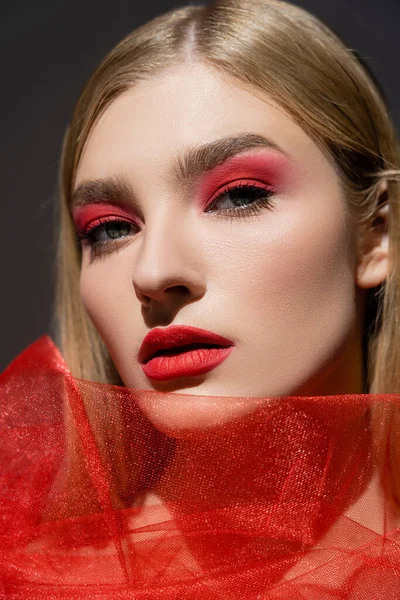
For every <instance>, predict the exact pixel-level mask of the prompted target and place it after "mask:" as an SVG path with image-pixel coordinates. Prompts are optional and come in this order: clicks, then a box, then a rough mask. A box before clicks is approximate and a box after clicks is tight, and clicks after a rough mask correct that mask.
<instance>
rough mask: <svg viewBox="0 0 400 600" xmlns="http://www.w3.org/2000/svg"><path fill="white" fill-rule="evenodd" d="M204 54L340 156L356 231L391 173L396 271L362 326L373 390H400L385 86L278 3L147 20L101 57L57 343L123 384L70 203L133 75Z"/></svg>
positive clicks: (397, 156) (74, 124) (391, 152)
mask: <svg viewBox="0 0 400 600" xmlns="http://www.w3.org/2000/svg"><path fill="white" fill-rule="evenodd" d="M183 61H201V62H203V63H205V64H208V65H211V66H212V67H214V68H216V69H217V70H219V71H220V72H223V73H224V74H227V75H229V76H231V77H233V78H235V79H236V80H237V81H238V82H244V83H246V84H251V85H252V86H254V88H255V89H257V88H258V89H260V90H263V91H264V92H267V93H268V94H269V96H270V97H271V98H272V99H273V100H275V101H276V102H277V103H278V104H279V105H281V106H282V107H283V108H284V109H285V110H286V111H287V112H288V113H289V114H290V115H291V117H292V118H293V119H294V120H295V121H296V122H297V123H298V124H299V125H300V126H301V127H302V128H303V130H304V131H305V132H306V133H307V134H309V135H310V136H311V137H312V138H313V140H315V142H316V143H317V144H318V145H319V146H320V147H321V148H323V149H324V150H325V151H327V152H328V153H329V154H330V155H331V156H332V157H333V159H334V161H335V164H336V165H337V168H338V172H339V174H340V177H341V181H342V184H343V187H344V190H345V193H346V197H347V200H348V207H349V214H350V216H351V218H352V219H353V220H354V224H355V226H356V227H357V230H358V231H359V232H360V236H361V233H362V231H365V229H366V228H368V227H371V226H372V225H373V221H374V216H375V214H376V210H377V207H378V202H379V201H382V197H380V195H379V194H378V189H379V186H380V183H381V182H382V181H384V180H386V181H387V182H388V190H387V194H386V198H385V200H386V201H387V203H388V205H389V232H388V233H389V240H390V242H389V254H390V256H389V264H390V273H389V276H388V277H387V279H386V281H385V282H384V284H382V285H381V286H380V287H379V288H377V289H372V290H371V291H370V294H369V302H368V310H367V314H366V318H365V324H364V334H365V335H364V337H365V341H366V354H367V356H368V368H367V373H368V391H369V392H371V393H395V392H399V391H400V322H399V321H400V235H399V233H400V203H399V194H400V192H399V185H400V171H399V167H400V152H399V144H398V140H397V137H396V133H395V130H394V126H393V123H392V120H391V117H390V115H389V111H388V108H387V106H386V104H385V101H384V99H383V98H382V94H381V93H380V91H379V89H378V86H377V84H376V83H375V81H374V79H373V77H372V76H371V75H370V74H369V72H368V70H367V68H366V67H365V66H364V65H363V64H362V62H361V61H360V60H359V59H358V58H357V57H356V55H355V53H354V52H353V51H352V50H350V49H348V48H347V47H346V46H345V44H344V43H343V42H342V41H341V40H340V39H339V38H338V37H337V36H336V35H335V34H334V33H333V32H332V31H331V30H329V28H327V27H326V26H325V25H324V24H323V23H321V22H320V21H319V20H318V19H316V18H315V17H314V16H312V15H311V14H309V13H308V12H306V11H305V10H303V9H301V8H298V7H296V6H294V5H291V4H289V3H286V2H282V1H279V0H216V1H215V2H213V3H211V4H210V5H208V6H187V7H185V8H180V9H177V10H174V11H171V12H168V13H166V14H164V15H162V16H159V17H157V18H155V19H153V20H152V21H150V22H149V23H147V24H145V25H143V26H141V27H139V28H138V29H136V30H135V31H133V32H132V33H131V34H130V35H128V36H127V37H126V38H125V39H124V40H122V41H121V42H120V43H119V44H118V45H117V46H116V47H115V48H114V49H113V50H112V51H111V52H110V53H109V54H108V56H106V58H105V59H104V60H103V61H102V62H101V64H100V65H99V67H98V68H97V70H96V71H95V73H94V74H93V75H92V77H91V79H90V80H89V82H88V83H87V85H86V87H85V89H84V90H83V92H82V94H81V96H80V98H79V100H78V102H77V105H76V108H75V111H74V114H73V116H72V119H71V122H70V125H69V127H68V129H67V132H66V135H65V139H64V145H63V153H62V165H61V181H60V186H61V227H60V236H59V245H58V258H57V269H58V278H57V298H56V307H57V309H56V312H57V323H58V340H57V342H58V344H59V345H60V347H61V350H62V352H63V355H64V357H65V360H66V362H67V364H68V365H69V367H70V369H71V372H72V374H73V375H75V376H76V377H79V378H83V379H90V380H94V381H102V382H108V383H117V384H120V383H121V381H120V379H119V376H118V374H117V372H116V369H115V367H114V365H113V364H112V361H111V358H110V356H109V354H108V352H107V349H106V348H105V346H104V344H103V342H102V340H101V339H100V336H99V335H98V333H97V331H96V330H95V328H94V326H93V325H92V323H91V322H90V320H89V318H88V316H87V314H86V311H85V309H84V307H83V305H82V302H81V298H80V291H79V273H80V247H79V244H78V243H77V240H76V235H75V231H74V228H73V225H72V220H71V215H70V207H69V201H70V197H71V190H72V188H73V184H74V178H75V175H76V169H77V165H78V163H79V160H80V157H81V154H82V150H83V147H84V144H85V141H86V139H87V136H88V133H89V132H90V130H91V129H92V127H93V125H94V124H95V122H96V120H97V118H98V117H99V115H100V114H101V113H102V112H103V111H104V109H105V108H106V107H107V106H108V105H109V104H110V103H111V102H112V101H113V100H114V99H115V98H116V97H117V96H119V95H120V94H121V93H123V92H124V91H125V90H127V89H128V88H130V87H131V86H134V85H135V83H136V82H138V81H140V80H144V79H149V78H151V77H154V76H155V75H157V74H158V73H160V72H162V71H163V70H165V69H167V68H168V67H171V66H174V65H176V64H179V63H182V62H183Z"/></svg>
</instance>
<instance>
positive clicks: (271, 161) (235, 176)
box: [199, 151, 293, 209]
mask: <svg viewBox="0 0 400 600" xmlns="http://www.w3.org/2000/svg"><path fill="white" fill-rule="evenodd" d="M292 171H293V168H291V165H290V161H289V159H288V158H286V157H285V156H283V155H281V154H278V153H273V152H265V151H263V152H253V153H251V154H246V155H240V156H234V157H233V158H231V159H229V160H227V161H226V162H225V163H223V164H221V165H219V166H217V167H215V168H214V169H213V170H212V171H210V172H209V173H206V174H205V175H203V176H202V177H201V178H200V190H199V192H200V193H199V204H200V208H202V209H204V208H205V207H206V206H207V205H208V203H209V200H210V198H213V197H216V196H217V195H218V191H219V189H220V188H221V187H225V186H226V185H227V184H229V183H230V182H235V181H237V180H240V182H241V184H244V183H245V181H246V180H248V181H249V184H250V185H254V184H255V183H256V182H257V181H258V182H259V183H260V184H261V185H262V186H268V187H269V188H270V189H274V190H275V189H279V190H280V189H285V188H286V187H287V186H288V185H289V183H290V182H291V180H292V177H293V173H292Z"/></svg>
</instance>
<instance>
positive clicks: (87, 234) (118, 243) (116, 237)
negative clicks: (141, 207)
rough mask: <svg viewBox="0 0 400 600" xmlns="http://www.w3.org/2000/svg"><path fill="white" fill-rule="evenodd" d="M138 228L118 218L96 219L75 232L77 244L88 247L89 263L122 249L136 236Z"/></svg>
mask: <svg viewBox="0 0 400 600" xmlns="http://www.w3.org/2000/svg"><path fill="white" fill-rule="evenodd" d="M138 229H139V227H138V226H137V225H135V224H133V223H130V222H129V221H127V220H125V219H121V218H119V217H113V216H109V217H104V218H98V219H96V220H95V221H93V222H92V223H89V225H88V226H87V227H86V228H85V229H84V230H83V231H78V232H77V237H78V242H80V243H81V244H82V246H89V248H90V256H91V261H93V260H94V259H95V258H96V257H98V256H101V255H103V254H109V253H110V252H112V251H113V249H116V248H118V247H122V245H124V244H125V242H128V241H129V240H130V239H132V237H133V236H134V235H135V234H136V230H138Z"/></svg>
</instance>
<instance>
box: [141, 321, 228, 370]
mask: <svg viewBox="0 0 400 600" xmlns="http://www.w3.org/2000/svg"><path fill="white" fill-rule="evenodd" d="M233 347H234V343H233V342H232V340H228V339H227V338H224V337H222V336H220V335H217V334H215V333H213V332H211V331H207V330H206V329H198V328H196V327H181V326H178V325H174V326H171V327H168V328H167V329H160V328H157V329H153V330H152V331H150V332H149V333H148V334H147V336H146V337H145V338H144V340H143V343H142V346H141V348H140V351H139V354H138V357H137V358H138V361H139V362H140V363H141V367H142V370H143V372H144V373H145V374H146V375H147V377H149V378H150V379H155V380H159V381H166V380H168V379H174V378H176V377H185V376H186V377H187V376H193V375H201V374H204V373H207V372H208V371H210V370H212V369H214V368H215V367H216V366H218V365H219V364H221V363H222V362H223V361H224V360H225V359H226V358H227V357H228V356H229V354H230V353H231V351H232V350H233Z"/></svg>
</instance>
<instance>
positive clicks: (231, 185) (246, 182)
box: [207, 178, 273, 207]
mask: <svg viewBox="0 0 400 600" xmlns="http://www.w3.org/2000/svg"><path fill="white" fill-rule="evenodd" d="M240 187H243V188H246V187H257V188H259V189H261V190H265V191H268V192H272V191H273V187H272V186H271V185H269V184H267V183H265V182H264V181H259V180H257V179H253V178H249V179H235V180H233V181H230V182H228V183H224V184H223V185H222V186H221V187H220V188H218V190H216V191H215V192H214V193H213V194H212V196H211V198H210V200H209V201H208V202H207V207H209V206H210V205H211V204H212V203H213V202H214V201H215V200H217V198H219V197H220V196H221V195H223V194H226V193H227V192H229V191H230V190H232V189H235V188H240Z"/></svg>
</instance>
